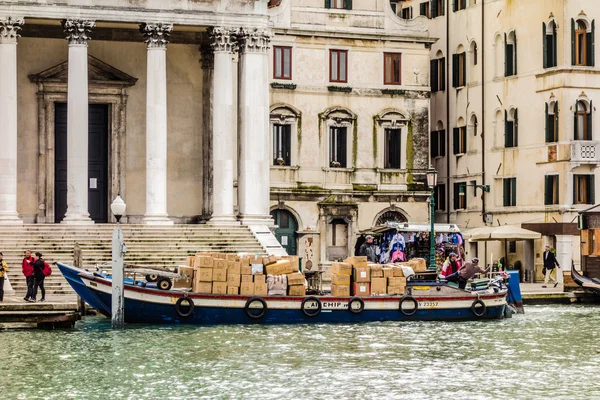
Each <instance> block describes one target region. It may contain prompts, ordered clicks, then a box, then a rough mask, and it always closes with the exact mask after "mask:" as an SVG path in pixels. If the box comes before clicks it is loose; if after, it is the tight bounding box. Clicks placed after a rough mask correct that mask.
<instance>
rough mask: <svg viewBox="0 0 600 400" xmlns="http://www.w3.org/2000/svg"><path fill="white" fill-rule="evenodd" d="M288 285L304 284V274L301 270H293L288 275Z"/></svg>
mask: <svg viewBox="0 0 600 400" xmlns="http://www.w3.org/2000/svg"><path fill="white" fill-rule="evenodd" d="M287 279H288V285H303V286H304V274H303V273H302V272H294V273H293V274H289V275H288V278H287Z"/></svg>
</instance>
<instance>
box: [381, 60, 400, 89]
mask: <svg viewBox="0 0 600 400" xmlns="http://www.w3.org/2000/svg"><path fill="white" fill-rule="evenodd" d="M401 57H402V54H400V53H384V54H383V58H384V63H383V76H384V80H383V83H384V84H386V85H401V84H402V80H401V72H402V59H401Z"/></svg>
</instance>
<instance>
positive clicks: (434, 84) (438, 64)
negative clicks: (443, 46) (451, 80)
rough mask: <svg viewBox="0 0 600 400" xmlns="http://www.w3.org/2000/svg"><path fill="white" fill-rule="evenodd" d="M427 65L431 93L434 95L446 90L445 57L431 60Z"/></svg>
mask: <svg viewBox="0 0 600 400" xmlns="http://www.w3.org/2000/svg"><path fill="white" fill-rule="evenodd" d="M429 65H430V73H429V79H430V83H431V91H432V92H434V93H435V92H439V91H444V90H446V57H442V58H438V59H435V60H431V61H430V63H429Z"/></svg>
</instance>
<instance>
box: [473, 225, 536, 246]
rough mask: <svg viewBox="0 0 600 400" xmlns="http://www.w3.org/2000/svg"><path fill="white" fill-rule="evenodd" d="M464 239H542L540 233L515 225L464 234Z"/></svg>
mask: <svg viewBox="0 0 600 400" xmlns="http://www.w3.org/2000/svg"><path fill="white" fill-rule="evenodd" d="M463 237H464V238H465V239H468V240H469V242H484V241H492V240H532V239H540V238H541V237H542V235H541V234H540V233H538V232H534V231H530V230H528V229H523V228H521V227H518V226H515V225H502V226H484V227H481V228H474V229H469V230H467V231H465V232H463Z"/></svg>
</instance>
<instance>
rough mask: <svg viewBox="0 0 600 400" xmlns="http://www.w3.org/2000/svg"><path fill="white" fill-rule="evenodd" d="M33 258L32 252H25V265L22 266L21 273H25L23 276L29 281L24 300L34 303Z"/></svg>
mask: <svg viewBox="0 0 600 400" xmlns="http://www.w3.org/2000/svg"><path fill="white" fill-rule="evenodd" d="M33 261H34V260H33V257H32V256H31V251H29V250H25V258H23V263H22V265H21V271H23V275H25V280H26V281H27V294H26V295H25V298H24V299H23V300H25V301H32V300H33V298H32V297H33V281H34V277H33V265H31V264H32V263H33Z"/></svg>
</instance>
